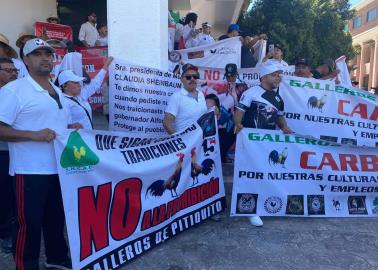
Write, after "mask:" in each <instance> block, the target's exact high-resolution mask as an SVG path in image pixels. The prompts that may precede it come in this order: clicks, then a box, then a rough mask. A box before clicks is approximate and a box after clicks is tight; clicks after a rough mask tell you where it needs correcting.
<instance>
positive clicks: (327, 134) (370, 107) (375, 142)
mask: <svg viewBox="0 0 378 270" xmlns="http://www.w3.org/2000/svg"><path fill="white" fill-rule="evenodd" d="M279 93H280V95H281V97H282V98H283V100H284V102H285V118H286V120H287V122H288V125H289V127H290V128H291V129H292V130H293V131H294V132H300V133H301V134H305V135H311V136H314V137H316V138H320V139H323V140H329V141H332V142H338V143H342V144H352V145H359V146H364V145H366V146H378V121H377V120H378V102H377V99H378V96H376V95H373V94H371V93H369V92H367V91H363V90H360V89H356V88H351V87H348V86H345V85H342V84H335V83H334V82H333V81H324V80H314V79H308V78H299V77H289V76H287V77H284V78H283V81H282V83H281V85H280V90H279Z"/></svg>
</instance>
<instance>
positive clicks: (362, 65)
mask: <svg viewBox="0 0 378 270" xmlns="http://www.w3.org/2000/svg"><path fill="white" fill-rule="evenodd" d="M359 69H360V71H359V74H358V86H359V88H360V89H362V84H363V80H364V75H365V45H364V44H361V56H360V64H359Z"/></svg>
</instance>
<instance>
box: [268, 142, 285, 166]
mask: <svg viewBox="0 0 378 270" xmlns="http://www.w3.org/2000/svg"><path fill="white" fill-rule="evenodd" d="M287 154H288V151H287V147H285V148H284V150H283V151H282V153H281V154H278V151H276V150H273V151H272V152H270V154H269V164H271V163H273V164H281V165H282V168H285V161H286V158H287Z"/></svg>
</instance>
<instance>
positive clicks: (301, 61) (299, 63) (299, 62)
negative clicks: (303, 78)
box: [295, 58, 309, 66]
mask: <svg viewBox="0 0 378 270" xmlns="http://www.w3.org/2000/svg"><path fill="white" fill-rule="evenodd" d="M295 65H296V66H297V65H305V66H309V64H308V61H307V59H306V58H299V59H297V61H296V62H295Z"/></svg>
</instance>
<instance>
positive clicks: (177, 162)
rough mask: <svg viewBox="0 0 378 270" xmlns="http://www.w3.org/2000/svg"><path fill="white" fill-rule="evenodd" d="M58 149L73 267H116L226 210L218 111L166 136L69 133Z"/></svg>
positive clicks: (60, 138)
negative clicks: (146, 136) (217, 121)
mask: <svg viewBox="0 0 378 270" xmlns="http://www.w3.org/2000/svg"><path fill="white" fill-rule="evenodd" d="M54 146H55V153H56V159H57V163H58V171H59V178H60V183H61V188H62V194H63V203H64V210H65V215H66V223H67V231H68V238H69V243H70V251H71V259H72V266H73V268H72V269H83V270H84V269H85V270H109V269H116V268H118V267H121V266H122V265H124V264H126V263H127V262H129V261H131V260H133V259H135V258H137V257H139V256H141V255H143V254H144V253H145V252H146V251H148V250H150V249H151V248H153V247H155V246H156V245H158V244H161V243H163V242H165V241H167V240H169V239H171V238H173V237H174V236H176V235H177V234H179V233H181V232H183V231H185V230H188V229H190V228H191V227H193V226H196V225H198V224H199V223H201V222H202V221H204V220H206V219H208V218H210V217H211V216H213V215H216V214H218V213H220V212H222V211H223V210H224V208H225V192H224V184H223V178H222V170H221V163H220V158H219V142H218V135H217V127H216V121H215V117H214V113H213V112H210V113H207V114H204V115H203V116H202V117H201V118H200V119H199V120H198V121H197V122H196V123H193V124H192V125H191V126H189V127H188V128H187V129H185V130H184V131H182V132H181V133H176V134H174V135H172V136H169V137H165V138H160V139H157V138H144V139H143V138H140V137H133V136H131V135H130V133H128V134H126V133H117V132H108V131H96V130H79V131H68V130H67V132H66V133H65V134H61V135H60V136H58V138H57V140H55V141H54Z"/></svg>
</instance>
